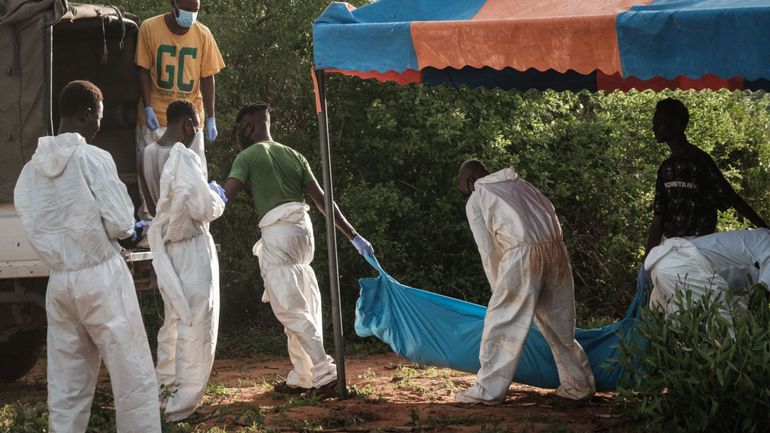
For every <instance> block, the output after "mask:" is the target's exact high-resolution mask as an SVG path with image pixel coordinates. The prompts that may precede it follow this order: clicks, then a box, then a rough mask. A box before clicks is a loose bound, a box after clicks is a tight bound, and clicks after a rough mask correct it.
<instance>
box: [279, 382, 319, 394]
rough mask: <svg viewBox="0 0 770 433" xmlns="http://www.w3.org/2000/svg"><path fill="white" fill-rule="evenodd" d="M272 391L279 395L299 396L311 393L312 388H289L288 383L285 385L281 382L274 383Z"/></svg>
mask: <svg viewBox="0 0 770 433" xmlns="http://www.w3.org/2000/svg"><path fill="white" fill-rule="evenodd" d="M273 391H275V392H277V393H279V394H288V395H299V394H302V393H305V392H309V391H312V388H302V387H301V386H291V385H289V384H288V383H286V381H285V380H282V381H280V382H278V383H276V384H275V385H273Z"/></svg>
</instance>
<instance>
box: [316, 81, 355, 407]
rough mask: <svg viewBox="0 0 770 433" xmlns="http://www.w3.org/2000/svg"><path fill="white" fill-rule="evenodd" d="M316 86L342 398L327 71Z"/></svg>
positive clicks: (342, 349) (342, 353) (341, 340)
mask: <svg viewBox="0 0 770 433" xmlns="http://www.w3.org/2000/svg"><path fill="white" fill-rule="evenodd" d="M313 78H314V80H313V84H314V85H315V90H316V92H315V93H316V112H317V113H318V132H319V135H320V137H321V161H322V163H323V183H324V208H325V209H326V247H327V249H328V251H329V290H330V291H331V299H332V324H333V326H334V350H335V360H336V362H337V388H338V390H339V396H340V399H344V398H345V397H346V396H347V391H348V390H347V383H346V380H345V340H344V338H343V335H342V310H341V308H340V276H339V268H338V265H337V231H336V229H335V224H334V189H333V185H332V164H331V152H330V151H329V119H328V117H327V115H326V87H325V84H324V71H323V70H314V71H313Z"/></svg>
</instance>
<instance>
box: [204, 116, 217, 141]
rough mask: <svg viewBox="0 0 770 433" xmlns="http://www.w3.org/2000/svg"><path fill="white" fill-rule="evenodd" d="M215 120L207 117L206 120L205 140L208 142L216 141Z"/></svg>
mask: <svg viewBox="0 0 770 433" xmlns="http://www.w3.org/2000/svg"><path fill="white" fill-rule="evenodd" d="M217 135H219V134H218V133H217V119H215V118H213V117H209V118H208V119H206V139H207V140H208V141H214V140H216V139H217Z"/></svg>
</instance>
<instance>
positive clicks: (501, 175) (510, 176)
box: [476, 167, 519, 184]
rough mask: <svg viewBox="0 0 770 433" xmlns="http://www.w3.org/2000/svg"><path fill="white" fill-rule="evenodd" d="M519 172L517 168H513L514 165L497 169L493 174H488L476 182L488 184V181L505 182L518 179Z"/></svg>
mask: <svg viewBox="0 0 770 433" xmlns="http://www.w3.org/2000/svg"><path fill="white" fill-rule="evenodd" d="M518 179H519V174H518V173H516V170H514V169H513V167H508V168H504V169H502V170H500V171H496V172H494V173H492V174H488V175H486V176H484V177H482V178H481V179H479V180H477V181H476V183H480V184H486V183H498V182H505V181H508V180H518Z"/></svg>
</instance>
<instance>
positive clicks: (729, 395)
mask: <svg viewBox="0 0 770 433" xmlns="http://www.w3.org/2000/svg"><path fill="white" fill-rule="evenodd" d="M742 294H743V295H744V296H748V299H749V302H748V305H749V308H748V309H747V310H744V309H741V308H739V307H736V306H735V300H736V297H735V296H736V295H735V294H728V296H727V297H726V300H722V299H718V298H716V297H715V296H705V297H703V298H701V299H693V298H692V296H691V295H690V292H685V294H684V295H683V294H682V292H681V291H680V292H679V293H678V294H677V297H676V300H675V301H674V302H675V303H676V305H677V306H678V308H679V311H678V312H676V313H672V314H669V315H668V317H664V313H663V311H662V310H661V309H660V308H653V309H650V310H645V311H644V312H643V313H642V319H641V320H640V322H639V326H638V328H637V331H638V332H639V334H640V336H641V337H642V340H645V342H644V343H641V344H624V345H623V347H622V348H621V349H622V354H621V363H622V364H623V366H624V369H625V371H626V375H627V379H628V380H629V382H627V383H628V385H627V386H625V387H624V388H621V390H620V395H621V396H622V398H624V399H626V401H628V402H630V403H632V404H633V405H634V407H635V413H636V416H637V417H639V419H641V420H644V421H646V422H648V423H649V424H650V425H651V426H652V427H653V428H654V431H666V432H767V431H770V362H769V361H770V304H768V292H767V289H766V288H765V287H764V286H762V285H757V286H755V287H753V288H751V289H748V290H747V291H743V293H742ZM723 306H724V307H725V308H727V310H728V311H730V313H731V314H730V315H731V316H732V318H733V320H732V323H731V321H730V320H728V319H725V318H724V317H723V316H721V315H720V313H719V309H720V308H722V307H723Z"/></svg>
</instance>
